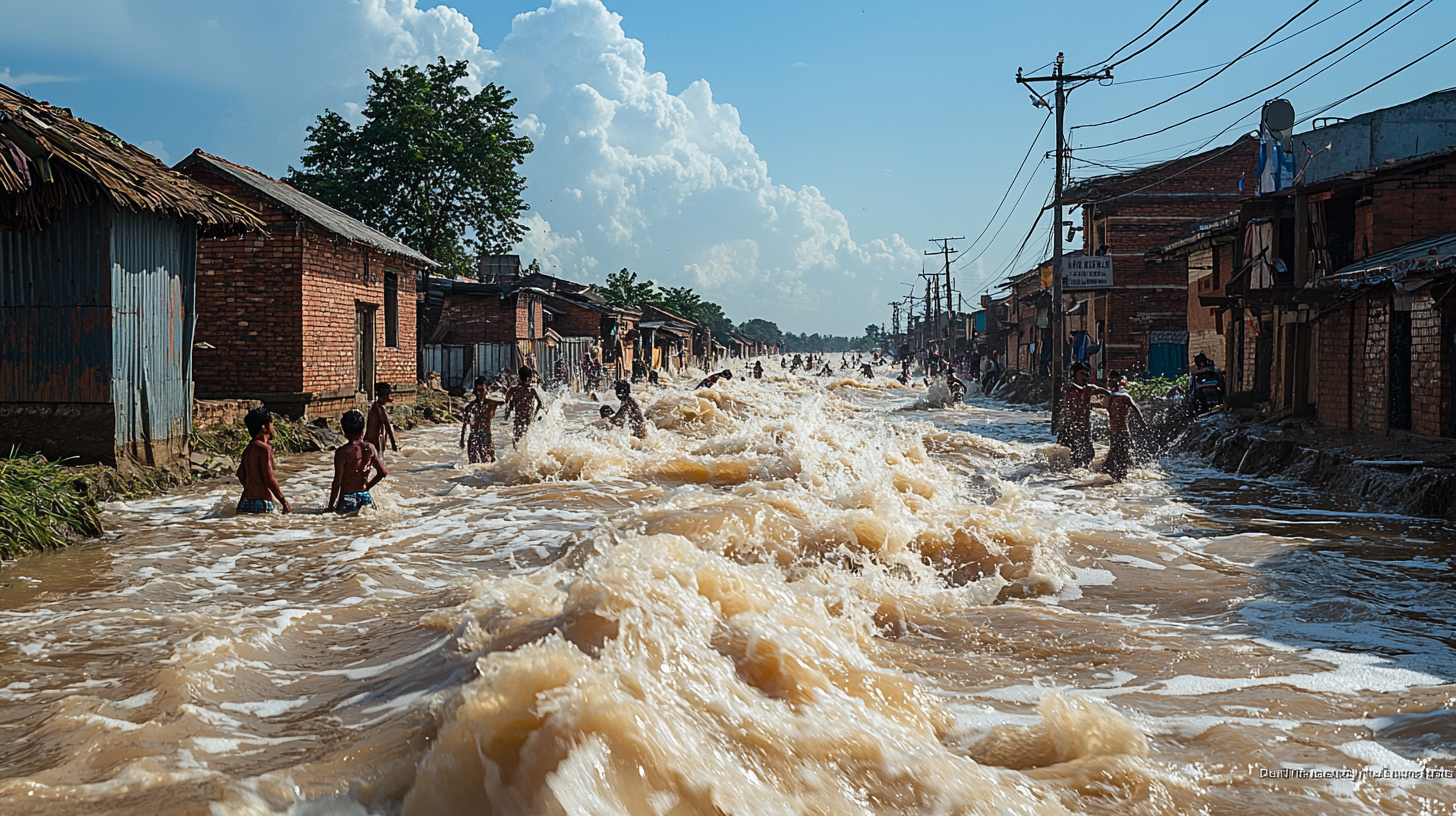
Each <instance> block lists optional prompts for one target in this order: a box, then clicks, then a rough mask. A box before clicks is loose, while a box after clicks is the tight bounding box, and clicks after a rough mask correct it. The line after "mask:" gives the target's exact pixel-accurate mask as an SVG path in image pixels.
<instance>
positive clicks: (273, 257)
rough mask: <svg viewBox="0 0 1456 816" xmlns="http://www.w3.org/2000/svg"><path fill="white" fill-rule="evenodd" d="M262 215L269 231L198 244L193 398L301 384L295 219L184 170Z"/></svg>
mask: <svg viewBox="0 0 1456 816" xmlns="http://www.w3.org/2000/svg"><path fill="white" fill-rule="evenodd" d="M190 172H191V173H193V174H194V175H197V176H198V177H199V179H200V180H202V181H204V182H205V183H206V184H207V186H209V187H211V188H213V189H215V190H218V191H219V192H222V193H224V194H226V195H228V196H230V197H232V198H233V199H234V200H236V201H238V202H240V203H242V204H243V205H244V206H246V207H248V208H249V209H251V210H253V211H254V212H256V213H258V214H259V215H261V216H262V218H263V220H264V221H266V222H267V224H268V234H267V235H266V236H265V235H260V234H258V233H251V234H248V235H243V236H241V237H238V236H233V237H225V238H206V237H204V238H201V239H199V240H198V242H197V334H196V344H197V348H195V349H194V351H193V356H192V360H193V373H192V379H193V383H194V388H195V392H196V394H197V396H199V397H203V398H208V397H225V396H231V395H233V394H241V393H258V392H293V391H299V390H300V389H301V388H302V387H303V363H302V354H303V345H304V343H303V335H302V331H303V329H302V303H303V300H302V298H303V294H302V293H303V286H302V281H301V272H302V246H303V242H302V239H301V237H300V235H299V227H298V222H297V220H296V218H295V217H294V216H293V215H292V214H290V213H286V212H284V211H283V210H280V209H279V208H277V207H274V206H271V205H269V204H267V203H266V202H263V201H260V200H259V199H258V198H257V197H256V196H253V195H249V193H248V191H247V190H246V188H243V187H241V186H239V185H237V184H232V183H229V182H227V181H224V180H222V179H219V178H217V177H215V176H212V175H211V174H206V173H204V172H203V171H202V170H201V169H200V168H193V169H192V170H191V171H190Z"/></svg>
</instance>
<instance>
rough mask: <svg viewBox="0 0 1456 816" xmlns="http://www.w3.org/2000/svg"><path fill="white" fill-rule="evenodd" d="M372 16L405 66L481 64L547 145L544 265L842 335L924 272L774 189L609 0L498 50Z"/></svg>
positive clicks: (425, 17) (562, 9)
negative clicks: (675, 87) (622, 275)
mask: <svg viewBox="0 0 1456 816" xmlns="http://www.w3.org/2000/svg"><path fill="white" fill-rule="evenodd" d="M362 8H363V11H364V14H365V15H366V18H367V19H368V20H369V21H370V23H371V25H373V26H375V27H376V28H377V30H378V32H379V36H380V37H381V38H382V39H383V40H385V41H387V42H388V43H389V44H390V48H391V55H392V56H394V57H395V58H397V59H398V60H399V61H403V62H410V61H414V62H424V61H428V60H431V59H434V58H435V56H436V55H444V56H445V57H447V58H453V59H468V60H470V61H471V63H472V65H473V67H474V69H473V76H474V78H475V79H477V81H479V82H491V81H493V82H496V83H498V84H501V85H503V86H505V87H506V88H509V89H510V90H511V91H512V93H514V94H515V95H516V97H517V98H518V99H519V102H518V105H517V112H518V113H520V114H521V115H522V116H523V120H522V122H521V130H522V132H524V133H526V134H527V135H529V136H530V137H531V138H532V140H533V141H534V142H535V144H536V152H535V153H534V154H533V155H532V156H531V158H530V159H529V160H528V161H527V163H526V165H525V166H524V168H523V170H524V172H525V174H526V178H527V181H528V183H529V185H530V189H529V190H528V192H527V199H528V200H529V201H530V202H531V204H532V207H533V208H534V212H533V213H532V217H531V218H530V219H528V223H529V225H530V227H531V233H530V235H528V236H527V237H526V239H525V240H524V241H523V242H522V245H521V247H520V248H519V250H520V252H521V253H522V254H523V255H524V256H526V257H528V258H530V257H535V258H537V259H539V260H540V261H541V263H542V266H543V267H545V268H552V267H554V268H556V269H557V270H559V271H560V272H561V273H562V274H564V275H565V276H568V277H576V278H578V279H582V280H601V279H603V278H604V277H605V275H606V274H607V273H608V272H610V271H614V270H616V269H618V268H621V267H624V266H625V267H629V268H631V269H632V270H634V271H636V272H639V273H640V274H642V275H643V276H645V277H650V278H652V279H654V280H656V281H658V282H659V283H660V284H663V285H669V286H684V285H686V286H692V287H693V288H695V289H697V290H699V291H700V292H701V293H702V294H703V295H704V296H705V297H707V298H709V299H713V300H717V301H718V302H719V303H721V304H722V305H723V306H724V307H725V309H727V310H728V312H729V313H730V314H731V315H733V316H734V317H736V318H737V319H740V320H742V319H747V318H749V317H767V318H769V319H773V320H777V321H778V322H779V323H780V324H781V325H783V326H784V327H785V328H786V329H799V330H809V331H826V332H827V331H834V332H838V333H846V332H854V331H857V330H858V329H859V328H860V327H862V326H863V325H864V322H866V321H869V320H872V319H875V318H876V317H877V316H880V313H881V312H882V311H883V308H882V304H881V303H880V301H882V300H884V298H883V297H881V290H882V289H887V288H888V287H887V286H886V285H885V282H886V281H889V280H896V279H898V278H899V277H901V276H902V275H903V274H905V273H908V272H914V271H916V270H918V268H919V266H918V263H919V253H918V252H916V251H915V250H914V249H913V248H911V247H910V246H909V245H908V244H906V242H905V241H904V240H903V239H901V238H900V236H898V235H892V236H889V237H888V238H883V239H876V240H870V241H856V240H855V239H854V238H853V236H852V235H851V233H850V228H849V222H848V220H847V219H846V218H845V217H844V215H843V214H842V213H841V212H839V211H838V210H836V209H835V208H834V207H833V206H832V205H831V204H830V203H829V202H828V201H827V200H825V198H824V196H823V195H822V194H821V193H820V191H819V190H818V189H816V188H814V187H801V188H798V189H791V188H789V187H787V186H784V185H782V184H777V183H775V182H774V181H773V179H772V178H771V176H770V175H769V168H768V164H767V163H766V162H765V161H764V160H763V159H762V158H761V157H760V156H759V155H758V152H757V150H755V148H754V146H753V143H752V142H751V141H750V139H749V137H748V135H747V134H745V133H744V132H743V129H742V123H741V121H740V119H739V115H738V111H737V109H735V108H734V107H733V106H732V105H730V104H727V103H724V102H719V101H717V100H715V99H714V98H713V91H712V88H711V86H710V85H709V83H708V82H707V81H706V80H702V79H699V80H697V81H694V82H692V83H690V84H689V85H687V87H686V88H684V89H683V90H682V91H681V92H680V93H676V94H674V93H672V92H671V91H670V90H669V86H668V80H667V77H665V76H664V75H663V74H661V73H658V72H653V71H651V70H649V69H648V63H647V56H646V48H645V46H644V44H643V43H642V42H640V41H638V40H635V39H632V38H630V37H628V36H626V34H625V33H624V31H623V29H622V25H621V23H622V18H621V17H620V16H618V15H616V14H614V13H612V12H611V11H609V10H608V9H607V8H606V7H605V6H604V5H603V4H602V3H601V2H599V0H554V2H553V3H552V4H551V6H550V7H549V8H543V9H539V10H537V11H533V12H529V13H526V14H521V15H519V16H517V17H516V18H515V20H514V22H513V24H512V27H511V33H510V34H509V35H508V36H507V37H506V39H505V40H504V41H503V42H502V43H500V44H499V46H498V47H496V48H494V49H493V50H486V49H484V48H482V47H481V46H480V44H479V39H478V37H476V36H475V34H474V33H473V29H472V28H471V25H470V21H469V20H468V19H466V18H465V17H464V16H463V15H461V14H459V13H458V12H456V11H454V10H452V9H448V8H444V7H436V8H431V9H420V8H418V7H417V5H416V3H415V2H413V0H367V2H365V3H363V5H362ZM877 304H878V305H877Z"/></svg>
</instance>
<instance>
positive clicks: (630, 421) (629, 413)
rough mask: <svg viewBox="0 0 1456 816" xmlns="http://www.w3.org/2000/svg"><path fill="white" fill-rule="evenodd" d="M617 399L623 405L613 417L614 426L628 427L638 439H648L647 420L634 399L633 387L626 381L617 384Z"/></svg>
mask: <svg viewBox="0 0 1456 816" xmlns="http://www.w3.org/2000/svg"><path fill="white" fill-rule="evenodd" d="M617 399H619V400H621V401H622V405H621V407H620V408H618V409H617V413H615V414H613V415H612V424H613V425H616V426H617V427H619V428H620V427H622V425H624V424H625V425H628V426H629V427H631V429H632V435H633V436H635V437H637V438H638V439H646V438H647V419H646V418H645V417H643V416H642V406H641V405H638V404H637V400H636V399H634V398H633V397H632V385H631V384H630V383H628V382H626V381H619V382H618V383H617Z"/></svg>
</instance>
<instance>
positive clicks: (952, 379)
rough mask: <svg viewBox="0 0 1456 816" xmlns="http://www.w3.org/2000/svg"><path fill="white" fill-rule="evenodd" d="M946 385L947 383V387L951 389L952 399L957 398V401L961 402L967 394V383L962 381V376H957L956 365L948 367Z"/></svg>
mask: <svg viewBox="0 0 1456 816" xmlns="http://www.w3.org/2000/svg"><path fill="white" fill-rule="evenodd" d="M945 385H946V387H947V388H949V389H950V398H951V399H952V400H955V401H956V402H960V401H961V399H962V398H963V397H965V395H966V384H965V383H963V382H961V378H960V377H957V376H956V372H955V366H950V367H949V368H947V369H946V372H945Z"/></svg>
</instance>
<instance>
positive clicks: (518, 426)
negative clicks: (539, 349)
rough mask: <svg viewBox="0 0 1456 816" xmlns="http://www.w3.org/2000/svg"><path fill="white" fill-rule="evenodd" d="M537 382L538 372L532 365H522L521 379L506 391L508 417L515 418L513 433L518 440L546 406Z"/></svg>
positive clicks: (512, 427) (512, 425) (512, 426)
mask: <svg viewBox="0 0 1456 816" xmlns="http://www.w3.org/2000/svg"><path fill="white" fill-rule="evenodd" d="M535 383H536V372H535V371H532V370H531V367H530V366H521V372H520V379H518V380H517V381H516V384H515V385H513V386H511V390H509V391H507V392H506V417H508V418H513V421H512V423H511V435H512V437H513V438H514V439H515V440H516V441H517V442H519V441H521V437H523V436H525V435H526V431H527V430H529V429H530V427H531V421H532V420H534V419H535V418H536V412H537V411H539V410H541V409H542V408H545V407H546V404H545V403H543V402H541V395H540V394H538V393H536V389H535V387H534V386H535Z"/></svg>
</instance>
